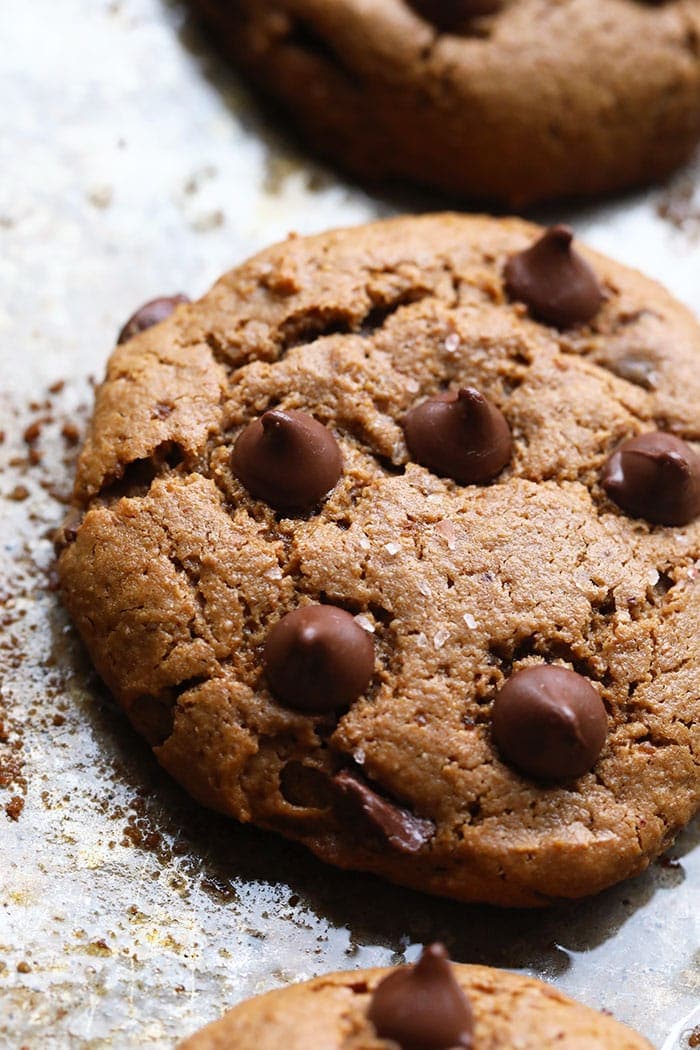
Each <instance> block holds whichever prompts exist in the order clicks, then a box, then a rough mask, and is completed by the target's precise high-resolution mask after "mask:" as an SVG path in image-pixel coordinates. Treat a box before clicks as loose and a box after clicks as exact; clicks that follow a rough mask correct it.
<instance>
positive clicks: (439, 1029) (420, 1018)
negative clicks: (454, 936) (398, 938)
mask: <svg viewBox="0 0 700 1050" xmlns="http://www.w3.org/2000/svg"><path fill="white" fill-rule="evenodd" d="M368 1017H369V1019H370V1021H371V1022H372V1024H373V1025H374V1027H375V1029H376V1031H377V1035H378V1036H380V1038H382V1039H393V1040H394V1042H396V1043H398V1044H399V1046H400V1047H401V1050H456V1048H461V1050H470V1048H471V1047H472V1046H473V1041H474V1017H473V1014H472V1010H471V1006H470V1004H469V1000H468V999H467V997H466V995H465V994H464V992H463V991H462V989H461V988H460V987H459V985H458V984H457V981H456V980H455V976H454V973H453V972H452V967H451V966H450V963H449V956H448V954H447V952H446V951H445V949H444V947H443V946H442V945H441V944H431V945H430V947H428V948H425V949H424V951H423V954H422V955H421V957H420V959H419V960H418V962H417V963H416V965H415V966H402V967H401V968H400V969H399V970H395V971H394V972H393V973H390V974H389V976H388V977H385V978H384V980H383V981H381V982H380V983H379V984H378V985H377V987H376V988H375V990H374V994H373V995H372V999H371V1001H370V1004H369V1010H368Z"/></svg>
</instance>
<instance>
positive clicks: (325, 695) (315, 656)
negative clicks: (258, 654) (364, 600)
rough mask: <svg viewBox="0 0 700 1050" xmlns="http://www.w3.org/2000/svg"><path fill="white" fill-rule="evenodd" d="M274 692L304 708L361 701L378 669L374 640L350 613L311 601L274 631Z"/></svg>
mask: <svg viewBox="0 0 700 1050" xmlns="http://www.w3.org/2000/svg"><path fill="white" fill-rule="evenodd" d="M263 662H264V664H265V671H266V672H267V678H268V681H269V683H270V688H271V690H272V692H273V693H274V695H275V696H276V697H277V699H278V700H280V701H281V702H282V703H283V704H286V705H287V706H288V707H293V708H295V709H296V710H299V711H335V710H337V709H338V708H341V707H347V705H348V704H350V703H352V701H353V700H356V699H357V697H358V696H360V694H361V693H364V691H365V689H366V688H367V686H368V685H369V682H370V679H371V677H372V674H373V673H374V645H373V643H372V639H371V637H370V635H369V634H368V633H367V631H364V630H363V629H362V628H361V627H360V626H359V624H357V623H356V622H355V620H354V619H353V617H352V616H351V615H350V613H348V612H345V610H344V609H337V608H335V606H333V605H306V606H304V607H303V608H302V609H295V610H294V612H290V613H287V615H286V616H283V617H282V619H281V620H280V621H279V623H276V624H275V626H274V627H273V628H272V630H271V631H270V633H269V635H268V637H267V641H266V643H265V652H264V655H263Z"/></svg>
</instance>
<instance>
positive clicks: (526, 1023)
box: [180, 945, 651, 1050]
mask: <svg viewBox="0 0 700 1050" xmlns="http://www.w3.org/2000/svg"><path fill="white" fill-rule="evenodd" d="M281 1046H284V1047H286V1050H308V1048H309V1047H314V1050H514V1047H517V1048H518V1050H560V1048H562V1047H565V1048H566V1050H651V1044H650V1043H648V1042H647V1041H646V1039H642V1037H641V1036H639V1035H636V1034H635V1033H634V1032H632V1031H631V1030H630V1029H629V1028H625V1027H624V1026H623V1025H621V1024H618V1022H617V1021H613V1020H612V1018H610V1017H605V1016H603V1015H602V1014H599V1013H596V1012H595V1011H593V1010H590V1009H588V1007H586V1006H582V1005H581V1004H580V1003H577V1002H574V1000H572V999H568V998H567V997H566V996H565V995H562V993H561V992H559V991H557V989H556V988H553V987H551V985H547V984H543V983H542V982H541V981H534V980H532V978H530V977H521V976H519V975H517V974H513V973H506V972H505V971H503V970H493V969H491V968H490V967H487V966H463V965H450V963H449V962H448V961H447V958H446V955H445V951H444V949H443V948H441V946H440V945H432V946H431V947H429V948H427V949H426V950H425V951H424V953H423V955H422V957H421V959H420V960H419V962H418V963H417V964H416V965H415V966H411V967H400V968H399V967H397V968H394V969H393V970H350V971H347V972H345V973H333V974H328V975H327V976H324V977H317V978H315V980H312V981H307V982H306V983H304V984H296V985H292V986H290V987H287V988H282V989H279V990H278V991H274V992H268V993H267V995H261V996H258V997H257V998H255V999H251V1000H249V1001H248V1002H245V1003H241V1004H240V1006H237V1007H235V1008H234V1009H233V1010H230V1011H229V1012H228V1013H227V1014H225V1015H224V1017H223V1018H222V1019H221V1020H220V1021H215V1022H214V1023H213V1024H210V1025H208V1026H207V1027H206V1028H204V1029H202V1031H201V1032H198V1033H197V1034H196V1035H194V1036H192V1037H191V1038H190V1039H186V1040H185V1042H184V1043H182V1044H181V1048H180V1050H229V1048H232V1047H235V1048H236V1050H278V1048H279V1047H281Z"/></svg>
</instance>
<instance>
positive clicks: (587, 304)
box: [505, 226, 603, 328]
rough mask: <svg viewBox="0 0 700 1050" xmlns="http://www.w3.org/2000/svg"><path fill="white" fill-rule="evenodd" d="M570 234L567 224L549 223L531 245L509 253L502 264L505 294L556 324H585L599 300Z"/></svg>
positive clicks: (596, 287)
mask: <svg viewBox="0 0 700 1050" xmlns="http://www.w3.org/2000/svg"><path fill="white" fill-rule="evenodd" d="M573 238H574V234H573V231H572V230H571V229H570V228H569V227H568V226H551V227H550V228H549V229H548V230H546V231H545V233H544V234H543V235H542V237H540V239H539V240H538V241H536V242H535V243H534V244H533V245H532V247H530V248H527V249H526V250H525V251H523V252H519V253H518V254H517V255H511V257H510V259H509V260H508V262H507V263H506V267H505V280H506V292H507V293H508V296H509V297H510V298H511V299H517V300H519V301H520V302H523V303H525V304H526V305H527V306H528V307H529V310H530V313H531V314H532V316H533V317H535V318H537V320H538V321H544V323H545V324H551V325H554V326H555V327H556V328H571V327H572V326H574V325H578V324H586V322H588V321H590V320H592V318H593V317H595V315H596V314H597V313H598V311H599V310H600V308H601V306H602V304H603V292H602V289H601V287H600V284H599V283H598V278H597V277H596V275H595V273H594V272H593V270H592V269H591V267H590V266H589V265H588V263H587V262H586V260H585V259H584V258H582V256H580V255H579V254H578V252H576V251H574V248H573V245H572V241H573Z"/></svg>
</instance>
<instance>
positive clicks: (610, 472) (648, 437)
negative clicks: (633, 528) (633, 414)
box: [602, 430, 700, 525]
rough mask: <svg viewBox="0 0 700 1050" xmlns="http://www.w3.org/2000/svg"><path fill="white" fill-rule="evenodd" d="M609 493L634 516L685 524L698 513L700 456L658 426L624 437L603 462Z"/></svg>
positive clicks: (673, 523) (652, 520)
mask: <svg viewBox="0 0 700 1050" xmlns="http://www.w3.org/2000/svg"><path fill="white" fill-rule="evenodd" d="M602 485H603V488H604V489H605V491H606V492H607V494H608V496H610V498H611V499H612V500H614V501H615V503H617V505H618V506H619V507H622V509H623V510H624V511H625V512H626V513H627V514H630V515H631V516H632V517H634V518H645V519H646V520H647V521H651V522H653V523H654V524H656V525H687V523H688V522H689V521H692V520H693V519H694V518H697V516H698V515H699V514H700V457H699V456H698V455H697V454H696V453H695V452H694V451H693V450H692V448H690V446H689V445H687V444H686V443H685V441H682V440H681V438H678V437H675V436H674V435H673V434H665V433H663V432H662V431H660V430H654V431H651V432H650V433H648V434H640V435H639V436H638V437H634V438H630V439H629V440H628V441H624V442H623V443H622V444H621V445H620V447H619V448H617V449H616V450H615V452H613V454H612V456H610V458H609V459H608V461H607V463H606V464H605V467H604V468H603V476H602Z"/></svg>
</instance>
